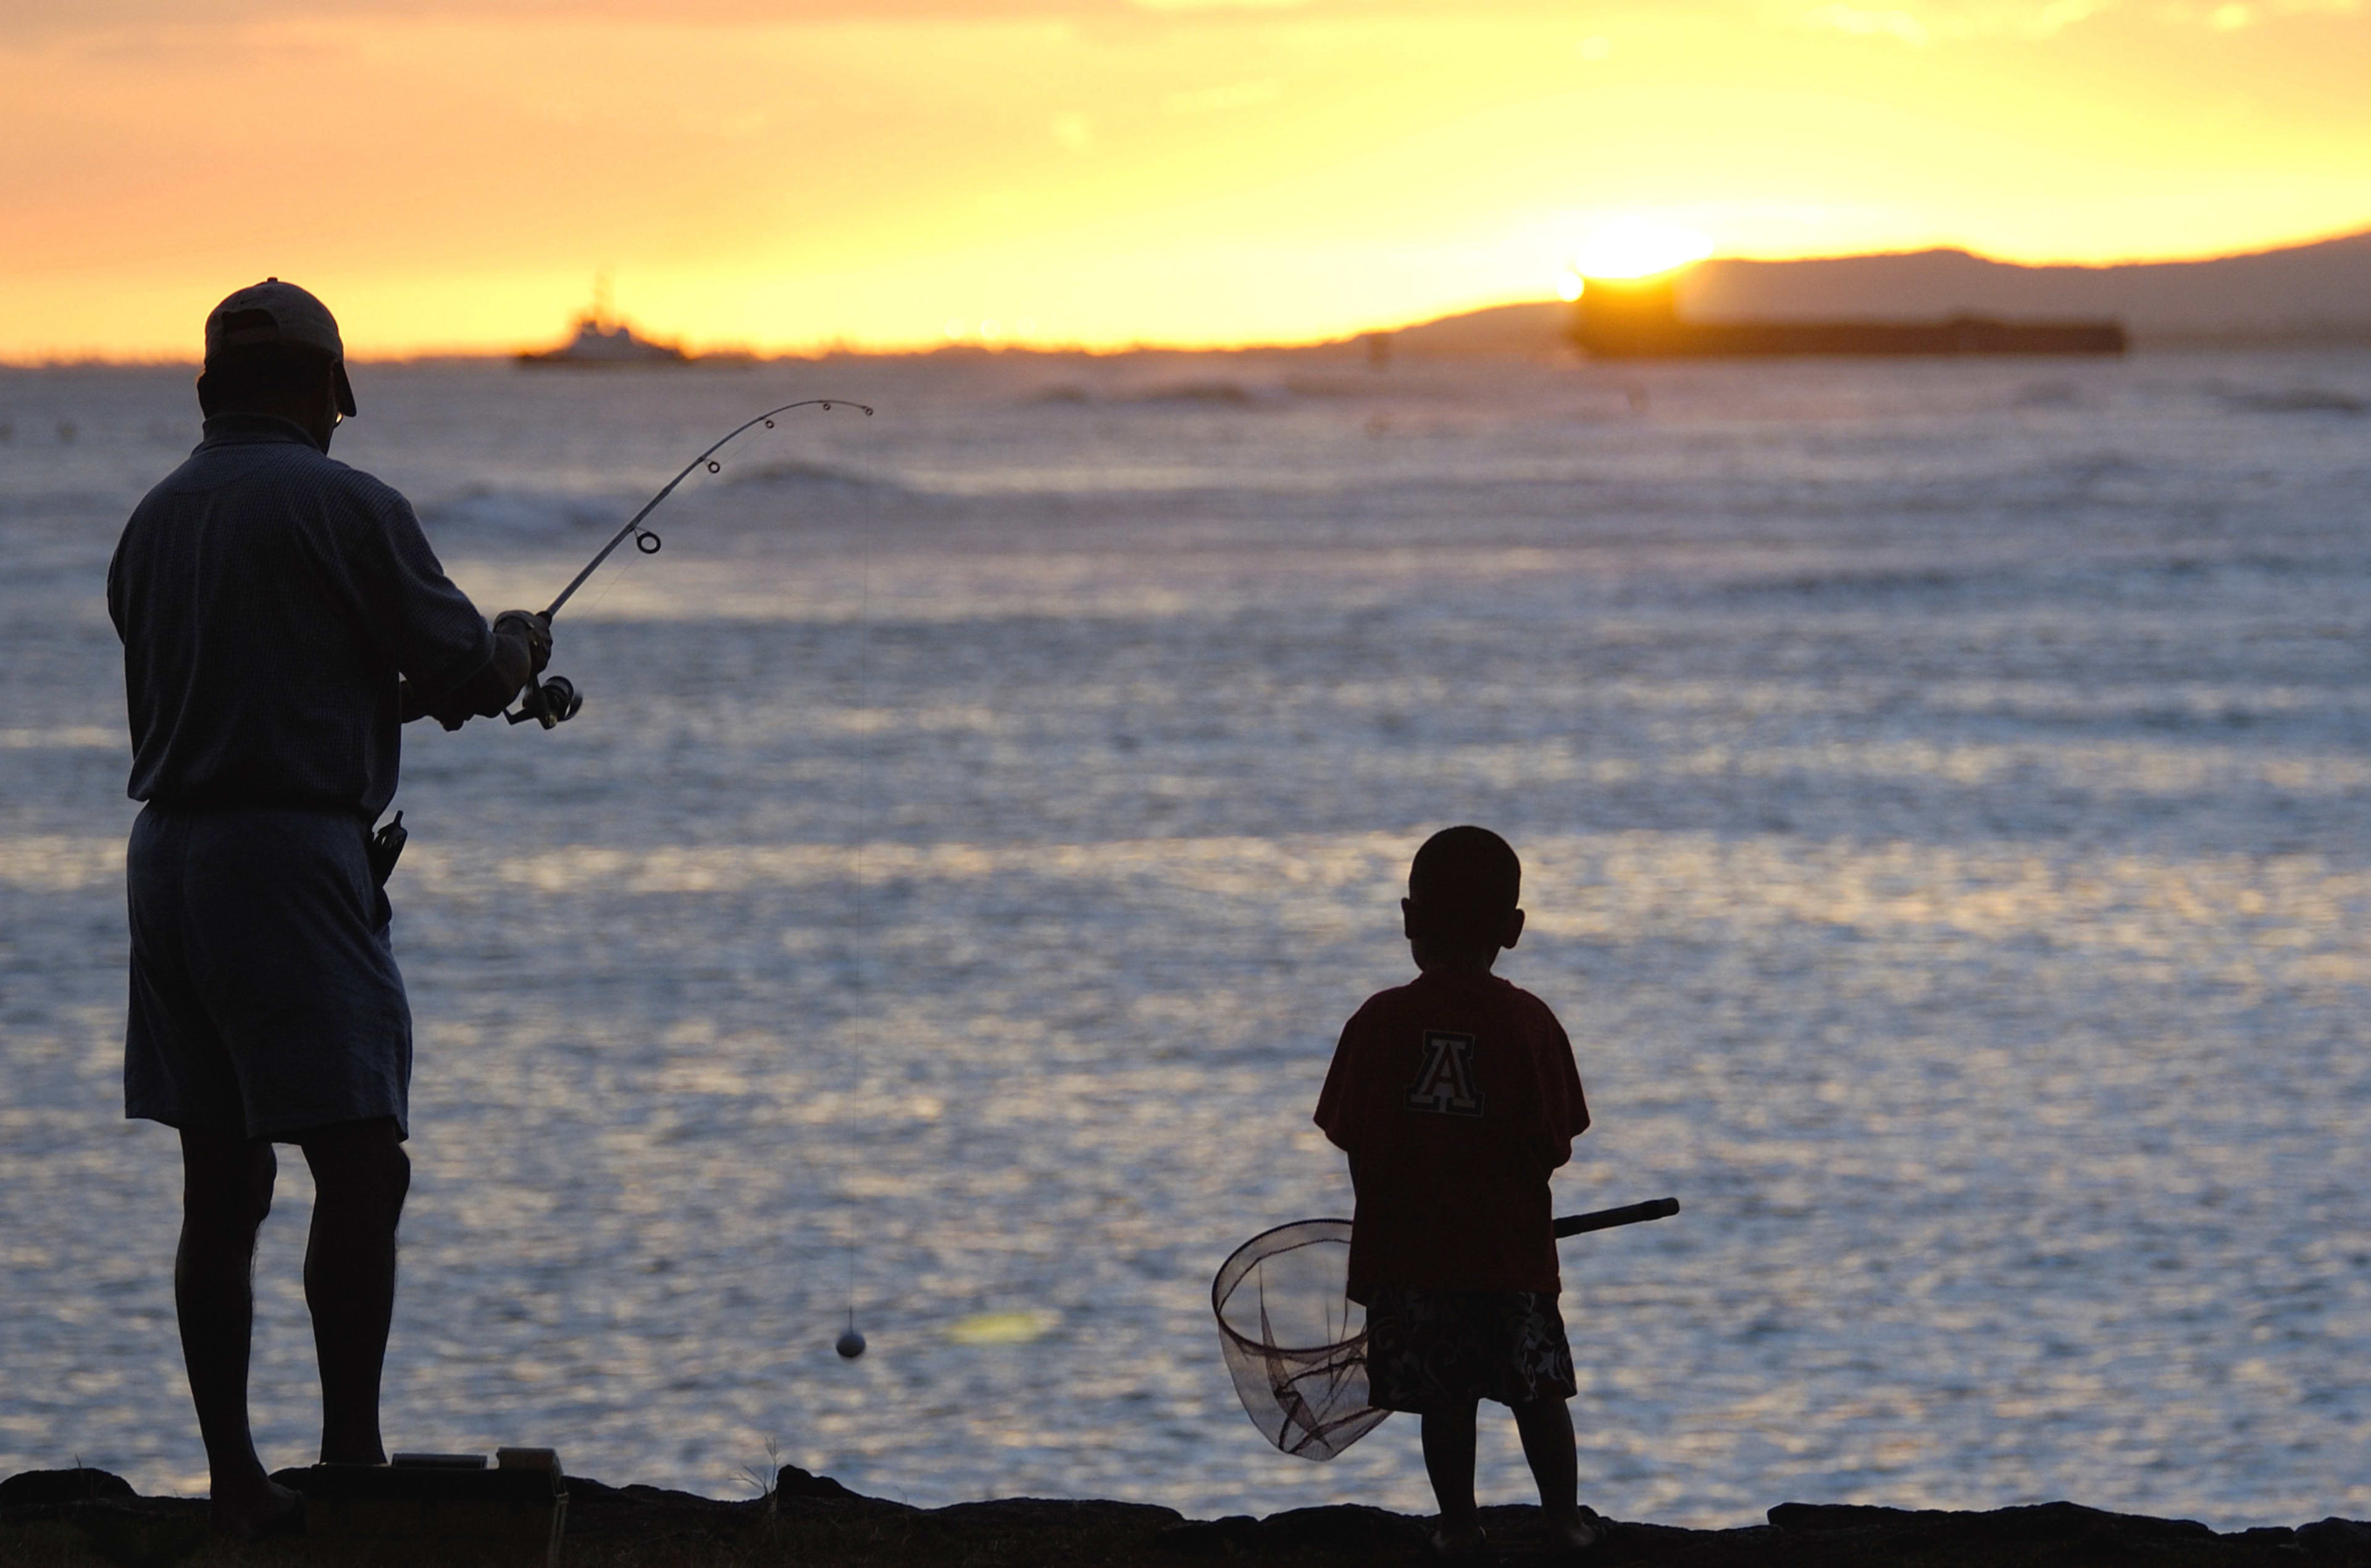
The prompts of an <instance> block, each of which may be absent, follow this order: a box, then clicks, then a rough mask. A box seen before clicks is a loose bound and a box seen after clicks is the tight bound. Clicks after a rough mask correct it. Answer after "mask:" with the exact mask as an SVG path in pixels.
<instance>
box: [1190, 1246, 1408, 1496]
mask: <svg viewBox="0 0 2371 1568" xmlns="http://www.w3.org/2000/svg"><path fill="white" fill-rule="evenodd" d="M1349 1269H1350V1222H1349V1221H1348V1220H1347V1219H1302V1220H1296V1221H1294V1222H1293V1223H1292V1224H1290V1225H1279V1226H1278V1227H1277V1228H1275V1229H1274V1230H1266V1231H1262V1232H1261V1233H1260V1234H1259V1235H1257V1236H1255V1237H1253V1238H1252V1239H1250V1240H1248V1241H1246V1242H1244V1243H1243V1245H1242V1246H1241V1247H1238V1248H1236V1249H1235V1251H1234V1255H1233V1256H1232V1257H1230V1258H1229V1259H1228V1260H1227V1261H1226V1262H1224V1263H1223V1264H1221V1265H1220V1269H1219V1277H1218V1278H1217V1279H1215V1280H1213V1281H1211V1282H1210V1309H1211V1310H1212V1311H1214V1312H1216V1313H1217V1314H1218V1317H1219V1340H1220V1344H1221V1345H1223V1346H1224V1347H1225V1350H1226V1354H1227V1371H1228V1373H1229V1375H1230V1376H1232V1378H1234V1380H1235V1394H1236V1397H1237V1398H1239V1399H1241V1400H1242V1401H1243V1413H1244V1414H1246V1415H1248V1416H1250V1417H1251V1418H1252V1424H1254V1425H1255V1426H1257V1427H1258V1428H1259V1429H1260V1431H1261V1433H1262V1434H1264V1435H1266V1438H1267V1440H1268V1441H1269V1442H1271V1443H1273V1444H1275V1445H1276V1446H1277V1447H1279V1448H1281V1449H1283V1450H1284V1451H1285V1452H1286V1453H1288V1454H1294V1455H1298V1456H1299V1457H1300V1458H1304V1459H1330V1458H1333V1457H1334V1456H1335V1455H1336V1454H1338V1453H1340V1452H1341V1451H1342V1450H1343V1449H1345V1448H1347V1447H1349V1446H1350V1445H1351V1444H1353V1443H1355V1442H1357V1441H1358V1440H1359V1438H1361V1437H1364V1436H1365V1435H1367V1434H1368V1433H1370V1432H1371V1431H1373V1430H1374V1429H1375V1428H1376V1427H1377V1426H1378V1425H1380V1424H1382V1420H1383V1418H1384V1417H1385V1416H1387V1415H1389V1414H1390V1413H1391V1412H1389V1411H1385V1410H1377V1409H1376V1408H1375V1407H1374V1406H1372V1405H1371V1404H1369V1403H1368V1402H1367V1313H1366V1309H1364V1308H1362V1307H1360V1306H1359V1304H1358V1303H1357V1302H1355V1301H1353V1300H1351V1299H1350V1297H1349V1295H1348V1292H1347V1285H1348V1283H1349Z"/></svg>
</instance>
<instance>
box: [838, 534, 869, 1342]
mask: <svg viewBox="0 0 2371 1568" xmlns="http://www.w3.org/2000/svg"><path fill="white" fill-rule="evenodd" d="M856 536H857V541H858V542H857V558H856V559H857V594H856V845H855V852H854V855H853V857H852V858H853V860H854V863H855V877H856V888H855V892H854V894H853V895H852V896H851V897H850V900H849V915H848V917H849V927H850V941H849V949H850V951H849V967H850V974H851V976H852V979H851V984H850V989H851V990H853V991H854V992H855V994H856V1012H857V1014H858V1015H859V1016H860V1017H861V1016H862V1014H863V1010H864V956H863V955H864V952H865V951H866V949H865V942H864V926H865V915H866V905H865V903H864V844H865V840H866V839H867V838H868V837H869V836H871V834H872V831H873V827H872V815H871V812H870V807H871V805H872V801H873V787H872V783H871V778H872V773H873V534H872V531H871V530H870V529H868V528H865V527H863V526H862V525H859V526H858V528H857V534H856ZM854 1217H855V1216H854V1215H853V1214H851V1216H850V1218H851V1220H852V1219H853V1218H854ZM846 1245H847V1249H848V1330H847V1332H844V1333H842V1334H841V1335H840V1336H839V1342H838V1343H835V1344H834V1345H833V1346H832V1348H833V1349H834V1350H837V1351H838V1352H839V1355H840V1356H841V1358H842V1359H844V1360H849V1361H853V1360H855V1359H856V1358H857V1357H858V1356H860V1355H863V1354H864V1336H863V1335H862V1334H861V1333H859V1332H857V1329H856V1227H855V1226H854V1224H852V1223H851V1224H850V1227H849V1228H848V1235H847V1239H846Z"/></svg>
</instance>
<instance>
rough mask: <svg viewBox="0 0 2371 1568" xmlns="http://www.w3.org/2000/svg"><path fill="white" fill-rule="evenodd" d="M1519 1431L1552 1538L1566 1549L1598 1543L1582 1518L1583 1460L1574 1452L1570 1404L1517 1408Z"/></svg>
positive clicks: (1553, 1401)
mask: <svg viewBox="0 0 2371 1568" xmlns="http://www.w3.org/2000/svg"><path fill="white" fill-rule="evenodd" d="M1515 1430H1516V1432H1518V1433H1519V1434H1521V1436H1522V1439H1523V1458H1525V1459H1526V1460H1527V1461H1529V1462H1530V1464H1531V1467H1532V1481H1533V1482H1536V1483H1537V1484H1538V1486H1539V1489H1540V1515H1541V1523H1542V1524H1543V1525H1544V1526H1545V1528H1546V1531H1547V1537H1548V1539H1549V1540H1550V1541H1552V1542H1556V1543H1558V1544H1561V1545H1564V1546H1567V1547H1572V1548H1586V1547H1590V1546H1594V1545H1596V1544H1597V1531H1596V1529H1595V1528H1594V1527H1592V1526H1590V1524H1589V1523H1587V1522H1586V1521H1585V1520H1583V1519H1582V1518H1581V1516H1580V1460H1579V1456H1578V1455H1577V1454H1576V1453H1575V1452H1574V1451H1573V1440H1572V1407H1571V1406H1570V1405H1568V1404H1567V1403H1566V1402H1565V1401H1563V1400H1557V1399H1547V1400H1535V1401H1532V1403H1530V1404H1520V1405H1517V1406H1516V1407H1515Z"/></svg>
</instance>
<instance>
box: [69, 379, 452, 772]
mask: <svg viewBox="0 0 2371 1568" xmlns="http://www.w3.org/2000/svg"><path fill="white" fill-rule="evenodd" d="M107 608H108V614H109V615H110V617H112V618H113V620H114V622H115V629H116V632H117V634H118V635H119V636H121V638H122V640H123V685H124V695H125V698H126V699H127V701H128V704H129V707H130V710H131V720H132V752H133V755H132V781H131V785H130V788H129V791H128V792H129V793H130V794H131V796H132V798H133V800H135V801H157V802H160V803H164V804H168V805H319V806H331V807H338V808H341V809H346V810H351V811H353V812H354V813H358V814H360V815H363V816H365V817H370V818H376V816H377V815H378V814H379V813H380V812H382V811H384V810H385V809H386V807H387V801H390V800H392V799H393V798H394V796H395V785H396V772H397V767H398V763H399V752H400V744H401V743H400V740H399V734H400V723H399V721H400V715H399V711H398V699H397V693H398V689H399V682H398V679H397V677H398V676H399V675H401V676H403V677H404V678H406V679H408V680H409V681H411V683H412V685H413V686H414V687H415V688H416V690H417V691H418V692H419V693H420V694H422V696H423V698H424V699H425V701H426V702H427V703H428V704H431V705H433V704H434V701H435V700H436V699H437V698H439V697H441V696H443V695H445V694H447V693H451V692H453V691H455V690H457V689H458V688H460V687H461V686H464V685H465V684H466V683H468V682H469V681H470V680H471V679H472V677H473V676H477V675H479V674H480V673H481V672H483V671H485V670H486V669H487V667H488V666H489V664H490V663H492V659H493V656H494V640H493V636H492V632H491V631H490V630H489V628H487V626H486V622H485V619H484V617H481V616H480V615H479V614H478V611H477V608H476V606H475V605H471V604H470V603H469V600H468V596H467V595H466V594H463V593H462V592H461V591H460V590H459V589H458V588H456V587H455V586H454V585H453V583H452V581H451V580H450V579H449V578H447V577H446V576H445V569H444V567H443V566H441V565H439V564H438V562H437V559H436V552H435V551H434V550H433V549H431V548H429V546H428V540H427V538H426V536H423V535H422V533H421V531H420V521H419V519H418V518H417V517H415V516H414V515H413V514H412V511H411V503H410V502H406V501H405V500H404V499H403V497H402V496H400V495H399V494H397V493H396V492H395V491H394V490H391V489H390V488H388V487H387V486H386V485H384V484H381V483H380V482H379V481H378V480H376V479H375V478H371V477H370V476H369V475H368V474H364V473H362V472H359V471H358V470H356V469H353V468H350V467H346V465H344V464H343V463H339V462H333V461H332V460H330V457H329V456H328V455H326V454H324V453H322V452H321V451H320V450H319V449H318V448H317V447H316V446H315V445H314V444H313V439H312V437H311V436H310V435H308V434H307V433H306V432H305V430H304V429H303V427H301V426H299V425H297V424H295V423H293V422H292V421H287V420H283V419H277V418H274V417H272V416H270V415H264V414H222V415H217V416H215V417H214V418H213V419H210V420H208V421H205V432H204V439H203V440H202V441H201V442H200V443H199V444H198V446H197V448H196V450H194V451H193V452H191V454H190V457H189V460H188V461H187V462H185V463H183V464H182V465H181V466H180V467H179V468H177V469H175V470H174V471H173V472H172V474H171V475H170V476H168V478H166V479H165V480H164V481H163V482H162V483H160V484H159V485H157V486H156V489H154V490H150V491H149V492H148V494H147V496H146V497H145V499H144V500H143V501H142V502H140V504H139V506H138V507H136V508H135V509H133V513H132V520H131V521H130V522H129V523H127V524H126V525H124V529H123V536H122V538H121V540H120V541H119V542H118V543H117V545H116V548H115V559H113V561H111V562H110V564H109V566H108V571H107ZM497 706H499V704H498V705H497Z"/></svg>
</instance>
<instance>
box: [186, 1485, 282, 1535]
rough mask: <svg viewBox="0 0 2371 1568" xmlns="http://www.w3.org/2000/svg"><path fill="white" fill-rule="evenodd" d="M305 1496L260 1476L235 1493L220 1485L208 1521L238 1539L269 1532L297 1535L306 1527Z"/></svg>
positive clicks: (220, 1532) (218, 1533) (216, 1532)
mask: <svg viewBox="0 0 2371 1568" xmlns="http://www.w3.org/2000/svg"><path fill="white" fill-rule="evenodd" d="M304 1520H305V1499H304V1498H303V1497H302V1496H301V1495H299V1494H298V1493H294V1492H291V1491H290V1490H288V1488H286V1487H284V1486H283V1485H281V1484H280V1483H279V1482H275V1481H271V1480H268V1479H259V1483H258V1484H257V1485H256V1486H253V1487H245V1486H242V1487H240V1488H238V1489H237V1492H236V1493H230V1492H226V1491H223V1490H220V1489H217V1491H216V1492H215V1494H214V1505H213V1506H212V1507H211V1508H209V1509H208V1510H207V1511H206V1523H207V1524H208V1525H209V1526H210V1527H212V1528H213V1529H214V1533H215V1534H217V1535H224V1536H228V1537H229V1538H230V1539H233V1540H237V1541H250V1540H261V1539H264V1538H265V1537H266V1536H275V1535H294V1534H295V1533H296V1532H297V1531H298V1530H299V1529H301V1528H303V1527H304Z"/></svg>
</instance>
